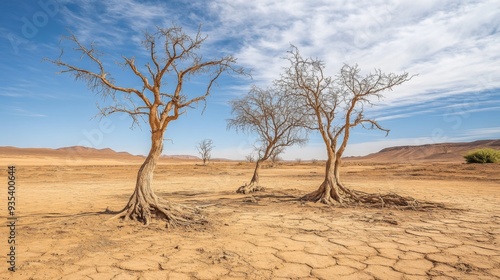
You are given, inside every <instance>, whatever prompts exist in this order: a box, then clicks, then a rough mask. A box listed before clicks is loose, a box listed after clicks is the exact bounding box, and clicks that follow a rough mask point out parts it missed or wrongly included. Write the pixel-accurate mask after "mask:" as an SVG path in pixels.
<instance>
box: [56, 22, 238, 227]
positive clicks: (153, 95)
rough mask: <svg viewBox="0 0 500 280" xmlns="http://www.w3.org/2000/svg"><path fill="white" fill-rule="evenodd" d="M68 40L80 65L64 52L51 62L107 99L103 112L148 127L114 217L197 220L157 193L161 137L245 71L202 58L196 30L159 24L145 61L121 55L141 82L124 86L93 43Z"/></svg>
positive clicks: (172, 222)
mask: <svg viewBox="0 0 500 280" xmlns="http://www.w3.org/2000/svg"><path fill="white" fill-rule="evenodd" d="M66 39H67V40H69V41H70V43H72V45H74V46H75V48H74V51H76V52H77V53H79V54H81V60H82V61H79V62H77V63H76V64H79V65H84V66H76V64H71V63H68V62H66V61H64V60H63V59H62V56H63V52H61V56H60V57H59V58H58V59H57V60H49V61H50V62H52V63H54V64H55V65H57V66H59V67H60V68H61V69H62V70H61V72H62V73H69V74H72V75H73V76H74V77H75V78H76V80H82V81H84V82H86V83H87V86H88V87H89V89H91V90H93V91H95V92H97V93H98V94H101V95H103V96H104V97H106V98H110V99H111V105H109V106H107V107H104V108H102V109H101V111H100V113H101V115H102V116H107V115H110V114H113V113H126V114H128V115H130V116H131V117H132V119H133V123H137V122H138V118H139V117H143V118H144V120H145V121H146V122H147V123H148V124H149V127H150V131H151V148H150V151H149V154H148V156H147V157H146V159H145V161H144V163H143V164H142V165H141V167H140V169H139V172H138V173H137V181H136V187H135V191H134V193H133V194H132V196H131V197H130V199H129V202H128V203H127V205H126V206H125V207H124V209H123V210H121V211H120V212H119V214H118V215H117V217H121V218H124V219H133V220H138V221H142V222H144V223H145V224H149V223H150V222H151V219H152V217H156V218H159V219H163V220H166V221H167V226H177V225H186V226H187V225H189V224H192V223H194V222H197V221H200V219H199V215H198V211H197V210H196V209H193V208H189V207H184V206H177V205H173V204H171V203H169V202H168V201H167V200H164V199H161V198H159V197H157V196H156V195H155V193H154V191H153V189H152V182H153V175H154V170H155V168H156V164H157V161H158V159H159V157H160V155H161V153H162V150H163V140H164V139H163V136H164V133H165V131H166V129H167V126H168V124H169V123H170V122H171V121H174V120H176V119H177V118H178V117H179V116H181V115H182V114H184V113H185V112H186V110H187V108H189V107H192V105H194V104H196V103H198V102H200V101H205V100H206V98H207V97H208V96H209V95H210V93H211V90H212V88H213V86H214V85H215V83H216V80H217V79H218V78H219V77H220V76H221V75H222V74H223V73H227V72H229V73H236V74H243V73H244V71H243V70H242V69H240V68H235V62H236V59H235V58H234V57H232V56H223V57H222V58H218V59H213V60H207V59H204V58H203V57H202V55H201V54H200V48H201V45H202V44H203V42H204V41H205V39H206V37H204V36H202V35H201V33H200V31H199V30H198V32H197V34H196V35H195V36H194V37H191V36H189V35H188V34H186V33H185V32H184V31H183V30H182V28H181V27H177V26H173V27H170V28H157V30H156V32H155V33H153V34H147V33H146V34H145V37H144V41H143V46H144V48H145V54H146V55H145V56H140V58H141V61H142V60H145V61H146V62H145V64H143V66H141V65H137V63H136V59H135V58H134V57H127V56H122V63H121V64H122V66H123V67H124V69H125V70H128V71H129V72H131V73H132V74H133V75H134V76H135V77H136V78H137V80H136V81H137V82H138V84H139V86H137V87H127V86H123V85H122V86H120V85H118V83H117V82H116V81H115V79H113V77H112V75H111V74H110V73H109V72H108V71H107V70H106V69H107V68H106V67H108V65H109V64H107V63H104V62H103V60H102V59H103V58H104V55H103V53H101V52H99V51H97V50H96V49H95V46H94V44H90V45H88V46H86V45H85V44H83V43H82V42H80V41H79V40H78V38H77V37H76V36H75V35H70V36H69V37H67V38H66ZM144 57H145V58H144ZM90 69H92V70H90ZM194 76H196V77H197V79H198V80H197V82H199V83H200V84H204V86H202V88H201V90H200V89H193V88H190V89H189V92H188V91H187V90H186V88H185V87H184V86H185V85H186V84H187V83H188V81H189V79H190V78H192V77H194ZM127 84H128V83H127ZM197 217H198V218H197Z"/></svg>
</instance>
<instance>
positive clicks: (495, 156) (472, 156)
mask: <svg viewBox="0 0 500 280" xmlns="http://www.w3.org/2000/svg"><path fill="white" fill-rule="evenodd" d="M464 158H465V161H466V162H467V163H495V162H500V151H499V150H494V149H479V150H476V151H472V152H470V153H468V154H467V155H465V156H464Z"/></svg>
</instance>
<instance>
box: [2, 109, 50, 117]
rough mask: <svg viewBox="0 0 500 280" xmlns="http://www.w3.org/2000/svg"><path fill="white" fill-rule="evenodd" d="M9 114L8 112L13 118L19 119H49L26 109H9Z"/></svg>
mask: <svg viewBox="0 0 500 280" xmlns="http://www.w3.org/2000/svg"><path fill="white" fill-rule="evenodd" d="M7 112H8V114H10V115H12V116H19V117H31V118H45V117H47V116H46V115H43V114H38V113H34V112H30V111H28V110H25V109H22V108H19V107H11V108H9V110H8V111H7Z"/></svg>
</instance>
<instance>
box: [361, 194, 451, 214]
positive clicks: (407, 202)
mask: <svg viewBox="0 0 500 280" xmlns="http://www.w3.org/2000/svg"><path fill="white" fill-rule="evenodd" d="M356 193H357V195H358V201H356V204H357V205H360V206H364V207H370V208H386V207H387V208H396V209H401V210H404V209H409V210H425V209H430V208H445V206H444V205H443V204H442V203H436V202H429V201H418V200H416V199H415V198H413V197H410V196H401V195H398V194H396V193H387V194H372V193H365V192H361V191H356Z"/></svg>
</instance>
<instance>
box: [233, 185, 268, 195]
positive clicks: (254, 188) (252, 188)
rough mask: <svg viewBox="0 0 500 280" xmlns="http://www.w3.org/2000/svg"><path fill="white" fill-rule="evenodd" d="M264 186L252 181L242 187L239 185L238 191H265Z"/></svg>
mask: <svg viewBox="0 0 500 280" xmlns="http://www.w3.org/2000/svg"><path fill="white" fill-rule="evenodd" d="M263 190H264V187H261V186H259V185H258V184H255V183H250V184H245V185H243V186H241V187H239V188H238V189H237V190H236V192H237V193H242V194H247V193H253V192H260V191H263Z"/></svg>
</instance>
